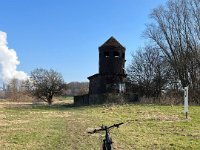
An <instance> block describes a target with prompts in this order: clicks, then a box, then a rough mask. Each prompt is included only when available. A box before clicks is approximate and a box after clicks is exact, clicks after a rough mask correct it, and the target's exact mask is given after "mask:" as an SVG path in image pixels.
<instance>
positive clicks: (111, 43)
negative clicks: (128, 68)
mask: <svg viewBox="0 0 200 150" xmlns="http://www.w3.org/2000/svg"><path fill="white" fill-rule="evenodd" d="M110 46H111V47H120V48H123V49H124V47H123V46H122V45H121V44H120V43H119V42H118V41H117V40H116V39H115V38H114V37H113V36H111V37H110V38H109V39H108V40H107V41H106V42H105V43H104V44H103V45H101V46H100V47H110Z"/></svg>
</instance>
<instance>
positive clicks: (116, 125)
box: [88, 122, 124, 134]
mask: <svg viewBox="0 0 200 150" xmlns="http://www.w3.org/2000/svg"><path fill="white" fill-rule="evenodd" d="M122 124H124V123H123V122H121V123H118V124H113V125H111V126H109V127H107V126H104V125H102V126H101V128H100V129H94V130H93V131H91V132H90V131H88V133H90V134H93V133H96V132H98V131H103V130H108V129H110V128H113V127H117V128H119V126H120V125H122Z"/></svg>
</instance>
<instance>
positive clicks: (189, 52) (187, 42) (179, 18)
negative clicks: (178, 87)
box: [145, 0, 200, 87]
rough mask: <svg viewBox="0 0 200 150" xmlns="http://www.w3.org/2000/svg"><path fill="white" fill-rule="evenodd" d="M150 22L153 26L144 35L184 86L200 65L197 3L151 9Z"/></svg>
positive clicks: (176, 1)
mask: <svg viewBox="0 0 200 150" xmlns="http://www.w3.org/2000/svg"><path fill="white" fill-rule="evenodd" d="M151 18H152V19H153V20H154V22H153V23H152V24H149V25H147V30H146V32H145V34H146V35H147V37H148V38H149V39H151V40H152V41H153V42H154V43H155V44H156V46H157V48H159V49H160V50H161V51H162V52H163V54H164V55H165V56H166V58H167V60H168V62H169V63H170V65H171V67H172V68H173V69H174V70H175V73H176V74H177V75H178V77H179V79H180V80H181V83H182V86H183V87H185V86H187V85H188V84H189V80H188V72H190V73H191V74H192V76H194V75H193V74H195V73H194V72H193V71H194V66H199V64H200V63H199V62H200V61H199V60H200V59H199V58H200V57H199V54H200V21H199V20H200V0H169V1H168V3H167V5H166V6H165V7H163V6H160V7H158V8H156V9H154V10H153V12H152V14H151ZM193 80H195V79H194V78H193Z"/></svg>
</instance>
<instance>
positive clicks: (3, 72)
mask: <svg viewBox="0 0 200 150" xmlns="http://www.w3.org/2000/svg"><path fill="white" fill-rule="evenodd" d="M7 44H8V43H7V34H6V33H5V32H2V31H0V81H2V82H5V83H7V82H9V80H11V79H13V78H15V79H18V80H25V79H27V78H28V76H27V74H26V73H25V72H23V71H17V65H19V64H20V62H19V60H18V58H17V54H16V52H15V50H14V49H9V48H8V46H7Z"/></svg>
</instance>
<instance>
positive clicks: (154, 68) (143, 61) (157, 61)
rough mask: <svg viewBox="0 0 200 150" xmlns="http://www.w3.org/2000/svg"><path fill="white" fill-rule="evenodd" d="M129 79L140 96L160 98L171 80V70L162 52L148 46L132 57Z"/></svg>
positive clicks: (128, 70) (128, 69) (128, 71)
mask: <svg viewBox="0 0 200 150" xmlns="http://www.w3.org/2000/svg"><path fill="white" fill-rule="evenodd" d="M127 73H128V78H129V80H130V81H131V83H132V85H134V86H137V88H135V89H137V92H139V94H140V96H146V97H159V96H160V94H161V91H162V89H163V88H164V86H165V84H166V83H167V81H168V78H169V68H168V65H167V64H166V61H165V58H164V57H163V56H162V55H161V54H160V52H159V51H158V50H157V49H156V48H154V47H152V46H146V47H145V48H143V49H141V50H140V51H138V52H137V53H136V55H133V56H132V62H131V64H130V65H129V66H128V68H127Z"/></svg>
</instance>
